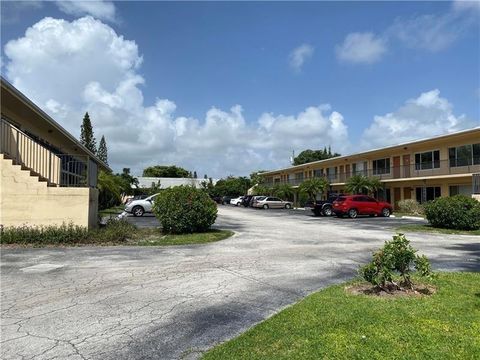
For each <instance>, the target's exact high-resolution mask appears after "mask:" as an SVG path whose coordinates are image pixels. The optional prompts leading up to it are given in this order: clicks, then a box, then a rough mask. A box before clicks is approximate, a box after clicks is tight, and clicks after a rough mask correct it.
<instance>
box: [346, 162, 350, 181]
mask: <svg viewBox="0 0 480 360" xmlns="http://www.w3.org/2000/svg"><path fill="white" fill-rule="evenodd" d="M345 175H346V176H345V178H346V179H348V178H349V177H350V165H345Z"/></svg>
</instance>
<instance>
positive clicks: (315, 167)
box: [262, 127, 480, 206]
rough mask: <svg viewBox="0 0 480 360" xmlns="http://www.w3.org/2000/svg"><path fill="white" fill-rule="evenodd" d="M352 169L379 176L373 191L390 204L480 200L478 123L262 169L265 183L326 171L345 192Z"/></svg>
mask: <svg viewBox="0 0 480 360" xmlns="http://www.w3.org/2000/svg"><path fill="white" fill-rule="evenodd" d="M355 174H362V175H366V176H369V177H370V176H374V177H378V178H379V179H380V180H381V182H382V183H383V185H384V188H383V189H382V190H381V191H379V194H377V195H378V197H379V198H383V199H385V200H387V201H389V202H391V203H392V204H394V206H396V205H397V203H398V201H400V200H404V199H416V200H417V201H418V202H420V203H423V202H426V201H429V200H434V199H435V198H437V197H440V196H452V195H457V194H465V195H468V196H473V197H476V198H477V199H479V200H480V127H477V128H473V129H469V130H465V131H459V132H456V133H451V134H446V135H442V136H437V137H433V138H429V139H422V140H417V141H412V142H409V143H405V144H399V145H395V146H389V147H385V148H382V149H376V150H370V151H365V152H361V153H357V154H351V155H346V156H339V157H335V158H332V159H327V160H321V161H315V162H311V163H307V164H303V165H298V166H292V167H288V168H285V169H279V170H275V171H269V172H265V173H263V174H262V175H263V176H264V179H265V182H266V184H267V185H275V184H280V183H287V184H291V185H293V186H298V185H300V184H301V183H302V182H303V181H305V180H306V179H310V178H313V177H326V178H327V179H328V180H329V183H330V191H333V192H344V188H345V184H346V182H347V181H348V179H349V178H350V177H351V176H352V175H355Z"/></svg>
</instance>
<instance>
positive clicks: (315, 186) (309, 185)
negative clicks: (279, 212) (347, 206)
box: [298, 178, 329, 201]
mask: <svg viewBox="0 0 480 360" xmlns="http://www.w3.org/2000/svg"><path fill="white" fill-rule="evenodd" d="M328 185H329V184H328V180H327V179H325V178H311V179H308V180H305V181H304V182H303V183H301V184H300V186H299V187H298V190H299V191H300V193H302V194H305V195H307V196H308V198H309V200H312V201H315V200H316V198H317V195H318V194H320V193H324V192H325V191H326V190H327V188H328Z"/></svg>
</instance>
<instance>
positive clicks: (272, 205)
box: [253, 196, 293, 209]
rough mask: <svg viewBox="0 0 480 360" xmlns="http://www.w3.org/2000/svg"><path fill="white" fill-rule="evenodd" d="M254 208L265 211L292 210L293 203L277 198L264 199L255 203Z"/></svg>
mask: <svg viewBox="0 0 480 360" xmlns="http://www.w3.org/2000/svg"><path fill="white" fill-rule="evenodd" d="M253 206H254V207H256V208H263V209H291V208H292V206H293V203H292V202H290V201H283V200H281V199H279V198H276V197H271V196H268V197H264V198H259V199H257V200H256V201H255V203H254V205H253Z"/></svg>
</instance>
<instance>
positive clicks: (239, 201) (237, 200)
mask: <svg viewBox="0 0 480 360" xmlns="http://www.w3.org/2000/svg"><path fill="white" fill-rule="evenodd" d="M242 200H243V196H239V197H237V198H235V199H232V200H230V204H231V205H235V206H238V205H241V204H242Z"/></svg>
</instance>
